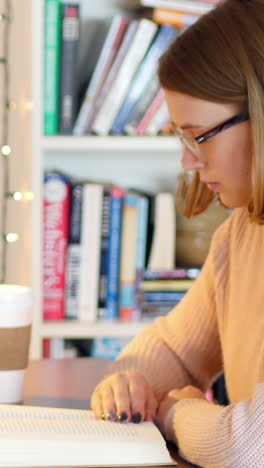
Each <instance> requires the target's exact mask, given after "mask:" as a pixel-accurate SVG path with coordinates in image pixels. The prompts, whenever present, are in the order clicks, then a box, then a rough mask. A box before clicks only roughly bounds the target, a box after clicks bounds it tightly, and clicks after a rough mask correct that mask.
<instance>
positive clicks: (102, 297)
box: [98, 189, 111, 309]
mask: <svg viewBox="0 0 264 468" xmlns="http://www.w3.org/2000/svg"><path fill="white" fill-rule="evenodd" d="M110 200H111V199H110V190H109V189H105V190H104V194H103V206H102V227H101V242H100V244H101V248H100V276H99V291H98V309H105V308H106V296H107V262H108V255H109V238H110V226H109V223H110Z"/></svg>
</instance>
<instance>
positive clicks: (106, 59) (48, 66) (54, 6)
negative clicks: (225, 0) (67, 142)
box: [44, 0, 197, 135]
mask: <svg viewBox="0 0 264 468" xmlns="http://www.w3.org/2000/svg"><path fill="white" fill-rule="evenodd" d="M196 18H197V16H196V17H195V19H196ZM108 23H109V24H108ZM108 23H107V24H108V27H107V32H106V34H105V35H104V40H103V41H102V43H103V46H102V48H101V52H100V54H99V57H98V59H97V61H96V64H95V67H94V70H93V72H92V74H91V76H90V77H88V82H87V81H86V89H85V90H84V91H83V92H82V93H80V90H79V89H78V86H79V85H78V83H80V81H81V80H80V77H78V70H79V67H78V63H79V58H78V57H79V56H80V55H81V54H80V26H81V10H80V6H79V4H78V3H67V2H61V1H60V0H46V1H45V37H44V133H45V135H55V134H58V133H59V134H74V135H84V134H96V135H108V134H117V135H122V134H128V135H157V134H158V133H160V132H162V129H163V128H164V126H165V125H166V123H167V121H168V118H169V116H168V110H167V106H166V104H165V100H164V93H163V92H162V91H161V89H160V87H159V82H158V79H157V66H158V60H159V57H160V56H161V55H162V54H163V53H164V52H165V50H166V49H167V48H168V46H169V45H170V43H171V42H172V41H173V40H174V39H175V38H176V37H177V35H178V34H179V33H180V31H181V29H182V28H184V27H186V24H185V23H184V21H183V22H182V24H181V23H179V26H178V27H176V26H175V22H174V23H173V24H172V23H171V24H161V21H160V19H159V18H158V17H157V18H155V17H153V20H151V19H147V18H144V17H143V18H142V17H135V18H134V19H133V18H131V17H127V16H124V15H115V16H114V17H113V18H111V19H108ZM158 23H159V24H158ZM96 42H98V39H97V37H96ZM87 60H88V62H89V60H90V58H89V57H88V59H87ZM82 87H84V85H82ZM81 94H82V95H83V96H81Z"/></svg>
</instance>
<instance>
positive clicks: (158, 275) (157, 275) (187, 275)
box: [143, 268, 201, 280]
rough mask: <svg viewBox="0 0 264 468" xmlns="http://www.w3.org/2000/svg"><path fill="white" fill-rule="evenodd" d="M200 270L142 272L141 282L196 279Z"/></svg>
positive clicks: (181, 269)
mask: <svg viewBox="0 0 264 468" xmlns="http://www.w3.org/2000/svg"><path fill="white" fill-rule="evenodd" d="M200 272H201V269H200V268H176V269H175V270H159V271H153V270H144V272H143V280H162V279H163V280H170V279H196V278H198V276H199V274H200Z"/></svg>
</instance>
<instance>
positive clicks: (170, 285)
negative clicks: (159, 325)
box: [138, 268, 200, 320]
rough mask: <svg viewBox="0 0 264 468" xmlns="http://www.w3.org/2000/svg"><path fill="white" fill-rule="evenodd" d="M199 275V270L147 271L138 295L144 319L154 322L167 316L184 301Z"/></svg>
mask: <svg viewBox="0 0 264 468" xmlns="http://www.w3.org/2000/svg"><path fill="white" fill-rule="evenodd" d="M199 274H200V269H199V268H177V269H174V270H161V271H152V270H145V271H144V273H143V280H142V281H141V283H140V285H139V293H138V296H139V297H138V301H139V303H140V309H141V316H142V318H143V319H144V320H146V319H149V320H153V319H155V318H156V317H159V316H162V315H167V313H168V312H169V311H170V310H171V309H173V307H175V306H176V305H177V304H178V303H179V302H180V301H181V300H182V298H183V297H184V296H185V294H186V293H187V291H188V290H189V289H190V288H191V286H192V285H193V282H194V280H195V279H196V278H197V277H198V275H199Z"/></svg>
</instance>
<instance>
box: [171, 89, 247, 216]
mask: <svg viewBox="0 0 264 468" xmlns="http://www.w3.org/2000/svg"><path fill="white" fill-rule="evenodd" d="M165 97H166V101H167V104H168V108H169V112H170V116H171V121H172V122H173V123H174V125H176V126H177V127H180V128H181V129H183V128H184V132H185V133H187V134H188V135H190V136H193V137H197V136H200V135H201V134H203V133H205V132H206V131H208V130H210V129H212V128H213V127H215V126H216V125H218V124H220V123H222V122H224V121H225V120H228V119H229V118H231V117H234V116H235V115H237V114H239V113H240V112H242V111H243V110H244V109H243V108H242V107H241V105H240V104H237V103H234V104H222V103H221V104H218V103H214V102H210V101H205V100H202V99H199V98H195V97H192V96H189V95H187V94H183V93H180V92H178V91H168V90H165ZM199 149H200V150H201V153H202V158H201V159H200V158H199V157H198V156H197V155H195V154H194V153H192V152H191V151H190V150H189V149H188V148H186V146H184V151H183V157H182V167H183V169H184V170H185V171H198V172H199V174H200V180H201V181H202V182H204V183H205V184H206V185H207V186H208V188H209V189H210V190H212V191H215V192H218V193H219V195H220V199H221V201H222V203H223V204H224V205H225V206H227V207H229V208H237V207H242V206H248V204H249V202H250V201H251V161H252V138H251V125H250V121H245V122H242V123H239V124H237V125H235V126H233V127H231V128H229V129H227V130H224V131H223V132H221V133H219V134H217V135H215V136H213V137H212V138H210V139H209V140H208V141H206V142H204V143H201V144H200V145H199Z"/></svg>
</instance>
